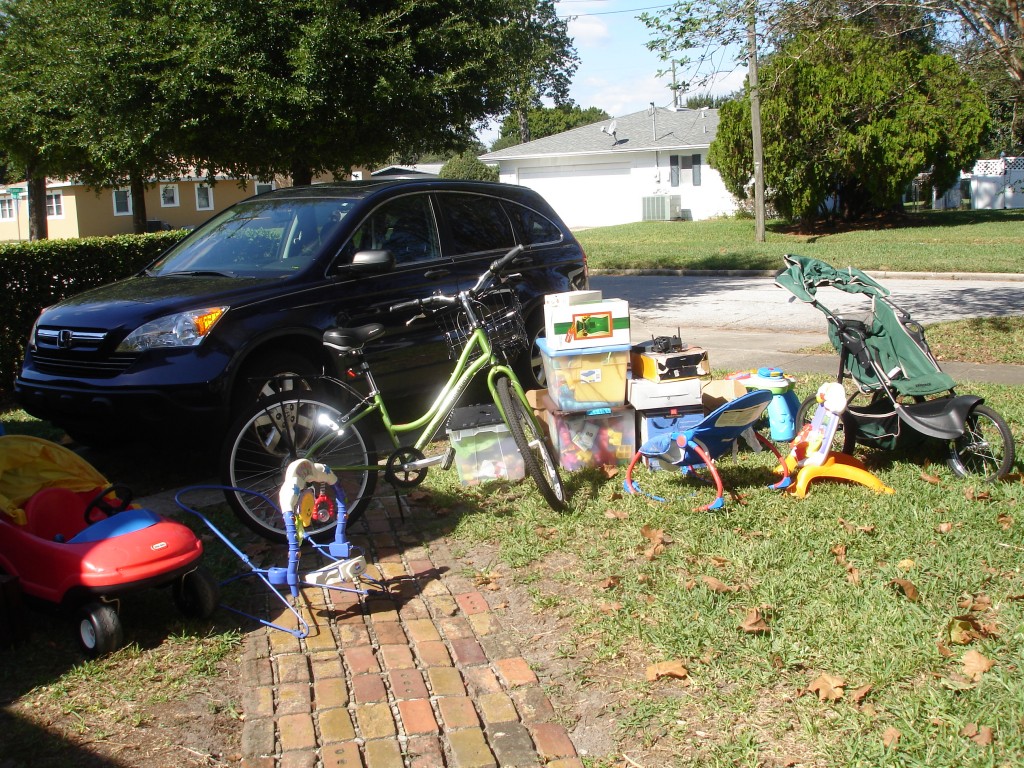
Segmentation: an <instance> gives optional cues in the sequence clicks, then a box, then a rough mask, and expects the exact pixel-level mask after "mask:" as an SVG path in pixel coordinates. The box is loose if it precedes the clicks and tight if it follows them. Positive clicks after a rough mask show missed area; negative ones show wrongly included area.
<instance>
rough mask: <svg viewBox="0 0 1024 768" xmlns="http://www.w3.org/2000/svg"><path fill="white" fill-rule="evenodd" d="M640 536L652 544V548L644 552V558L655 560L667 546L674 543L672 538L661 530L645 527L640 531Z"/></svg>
mask: <svg viewBox="0 0 1024 768" xmlns="http://www.w3.org/2000/svg"><path fill="white" fill-rule="evenodd" d="M640 534H641V535H642V536H643V537H644V538H645V539H647V540H648V541H649V542H651V546H649V547H648V548H647V549H645V550H644V557H645V558H646V559H648V560H653V559H654V558H656V557H657V556H658V555H660V554H661V553H662V552H664V551H665V546H666V545H668V544H671V543H672V537H671V536H669V535H668V534H667V533H665V532H664V531H663V530H661V529H660V528H651V527H650V526H648V525H645V526H644V527H643V528H641V529H640Z"/></svg>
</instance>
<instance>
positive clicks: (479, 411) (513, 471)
mask: <svg viewBox="0 0 1024 768" xmlns="http://www.w3.org/2000/svg"><path fill="white" fill-rule="evenodd" d="M448 439H449V440H450V441H451V444H452V448H454V450H455V468H456V469H457V470H458V473H459V479H460V480H461V481H462V484H463V485H477V484H479V483H482V482H484V481H486V480H521V479H522V478H524V477H525V476H526V472H525V467H524V466H523V456H522V454H521V453H519V449H518V448H517V447H516V442H515V440H514V439H513V438H512V433H511V432H509V431H508V427H507V426H505V424H504V422H502V420H501V415H500V414H499V413H498V409H497V407H495V406H494V405H493V404H488V405H473V406H467V407H465V408H456V409H455V410H454V411H453V412H452V415H451V417H450V418H449V419H448Z"/></svg>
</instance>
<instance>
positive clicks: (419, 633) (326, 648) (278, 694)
mask: <svg viewBox="0 0 1024 768" xmlns="http://www.w3.org/2000/svg"><path fill="white" fill-rule="evenodd" d="M349 534H350V535H349V538H350V539H351V540H352V542H353V543H354V544H356V545H359V546H362V547H363V548H364V550H365V551H366V554H367V560H368V561H370V562H371V563H373V564H376V565H377V566H378V567H379V568H380V570H381V572H382V575H383V576H384V578H385V579H387V580H389V581H390V582H391V583H392V584H393V585H394V589H395V591H396V599H394V600H392V599H389V598H387V597H373V598H369V599H366V600H362V601H360V600H359V599H358V597H356V596H354V595H350V594H347V593H339V592H337V591H335V590H324V589H320V588H307V589H306V590H305V596H306V605H305V606H304V608H303V616H304V618H305V619H306V620H307V621H308V622H309V624H310V627H311V631H310V635H309V636H308V637H306V638H304V639H301V640H300V639H296V638H295V637H294V636H293V635H291V634H289V633H287V632H282V631H279V630H273V629H269V628H262V629H258V630H256V631H253V632H251V633H249V635H248V636H247V639H246V646H245V655H244V660H243V663H242V670H241V674H242V682H243V687H244V690H245V698H244V700H243V708H244V712H245V721H244V724H243V732H242V751H243V763H242V764H243V766H246V768H353V767H354V766H365V768H508V767H511V766H515V767H516V768H520V767H521V768H529V767H532V766H545V767H546V768H582V765H583V764H582V762H581V761H580V760H579V758H578V756H577V753H576V750H575V748H574V747H573V744H572V742H571V740H570V738H569V735H568V733H567V732H566V729H565V728H564V727H563V726H562V725H561V724H560V723H559V722H558V720H557V718H556V714H555V711H554V709H553V707H552V705H551V703H550V701H549V700H548V698H547V696H546V694H545V693H544V690H543V688H542V686H541V682H540V681H539V680H538V679H537V676H536V675H535V674H534V672H533V670H532V669H531V668H530V666H529V664H528V663H527V662H526V660H525V659H524V658H523V656H522V655H521V653H520V650H519V648H518V647H517V646H516V645H515V643H514V642H513V641H512V640H510V637H511V635H510V633H508V632H507V631H506V629H505V627H503V625H502V619H501V618H500V617H499V616H498V615H496V614H495V613H494V612H493V611H492V610H491V608H490V606H489V604H488V601H487V598H486V597H485V595H484V594H483V593H482V592H480V591H479V590H478V589H477V587H476V585H475V584H474V583H473V582H472V580H471V579H468V578H466V577H465V576H463V575H461V574H459V573H458V572H456V571H455V570H454V569H453V568H452V564H454V563H455V558H454V557H453V555H452V554H451V552H450V551H449V550H448V548H447V546H446V545H445V544H444V542H443V541H439V540H437V539H433V540H429V541H428V540H425V538H424V536H423V533H422V531H421V529H420V526H419V525H418V523H417V517H416V516H415V515H414V514H410V513H409V512H407V513H406V516H405V518H404V519H403V517H402V515H401V514H400V513H399V509H398V507H397V504H396V501H395V499H394V498H390V499H389V498H380V499H378V500H376V501H375V502H374V503H373V504H372V505H371V507H370V509H369V510H368V511H367V515H366V520H365V522H360V523H357V524H356V525H355V526H353V530H352V531H350V532H349ZM281 614H283V615H279V617H278V619H279V620H280V622H281V623H282V624H283V623H284V622H285V621H286V620H291V622H293V623H294V621H295V619H294V616H292V615H291V614H290V613H289V612H287V611H283V610H282V611H281Z"/></svg>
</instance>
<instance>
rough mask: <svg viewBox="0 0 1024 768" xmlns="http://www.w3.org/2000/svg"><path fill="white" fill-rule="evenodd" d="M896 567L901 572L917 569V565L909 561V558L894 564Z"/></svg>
mask: <svg viewBox="0 0 1024 768" xmlns="http://www.w3.org/2000/svg"><path fill="white" fill-rule="evenodd" d="M896 567H897V568H899V569H900V570H901V571H912V570H914V569H915V568H916V567H917V563H915V562H914V561H913V560H911V559H910V558H909V557H905V558H903V559H902V560H900V561H899V562H898V563H896Z"/></svg>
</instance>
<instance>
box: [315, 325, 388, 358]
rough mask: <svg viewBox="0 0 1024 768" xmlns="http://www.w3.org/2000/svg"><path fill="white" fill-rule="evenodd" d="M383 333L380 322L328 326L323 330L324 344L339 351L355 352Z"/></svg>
mask: <svg viewBox="0 0 1024 768" xmlns="http://www.w3.org/2000/svg"><path fill="white" fill-rule="evenodd" d="M383 335H384V326H383V325H381V324H380V323H370V324H369V325H360V326H359V327H358V328H328V329H327V330H326V331H324V346H325V347H330V348H331V349H336V350H338V351H339V352H355V351H356V350H359V349H362V348H363V345H364V344H366V342H368V341H373V340H374V339H379V338H380V337H381V336H383Z"/></svg>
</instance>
